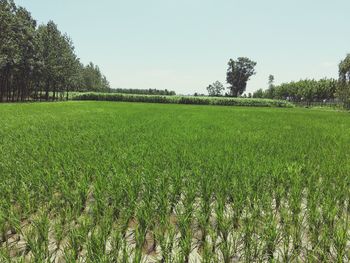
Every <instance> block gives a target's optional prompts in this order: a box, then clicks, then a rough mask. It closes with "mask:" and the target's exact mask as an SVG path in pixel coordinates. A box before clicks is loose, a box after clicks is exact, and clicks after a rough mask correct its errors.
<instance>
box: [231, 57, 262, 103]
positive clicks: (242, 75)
mask: <svg viewBox="0 0 350 263" xmlns="http://www.w3.org/2000/svg"><path fill="white" fill-rule="evenodd" d="M255 66H256V62H254V61H252V60H250V59H249V58H245V57H239V58H238V59H237V60H233V59H230V60H229V62H228V69H227V74H226V81H227V83H228V84H230V87H229V90H230V94H231V96H233V97H238V96H240V95H241V94H243V93H244V91H245V90H246V87H247V82H248V80H249V79H250V77H251V76H253V75H255V74H256V72H255V69H254V68H255Z"/></svg>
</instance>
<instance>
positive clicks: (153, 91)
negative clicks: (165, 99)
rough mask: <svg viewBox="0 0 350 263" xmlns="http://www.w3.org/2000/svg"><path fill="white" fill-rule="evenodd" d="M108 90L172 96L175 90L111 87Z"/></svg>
mask: <svg viewBox="0 0 350 263" xmlns="http://www.w3.org/2000/svg"><path fill="white" fill-rule="evenodd" d="M110 92H113V93H124V94H139V95H164V96H174V95H176V93H175V91H172V90H167V89H165V90H158V89H112V90H110Z"/></svg>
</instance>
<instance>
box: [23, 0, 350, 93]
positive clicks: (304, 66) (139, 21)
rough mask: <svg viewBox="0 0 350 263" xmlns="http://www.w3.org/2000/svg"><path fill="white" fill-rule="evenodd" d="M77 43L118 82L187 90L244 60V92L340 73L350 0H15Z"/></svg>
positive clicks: (347, 43) (349, 45)
mask: <svg viewBox="0 0 350 263" xmlns="http://www.w3.org/2000/svg"><path fill="white" fill-rule="evenodd" d="M16 3H17V4H19V5H21V6H24V7H26V8H27V9H28V10H29V11H30V12H31V13H32V15H33V17H34V18H36V19H37V20H38V22H39V23H46V22H47V21H48V20H53V21H54V22H55V23H57V24H58V26H59V29H60V30H61V31H63V32H67V33H68V35H70V36H71V38H72V39H73V42H74V45H75V47H76V51H77V54H78V56H79V57H80V58H81V61H82V62H84V63H88V62H89V61H93V62H94V63H96V64H98V65H99V66H100V68H101V69H102V71H103V73H104V74H105V75H106V76H107V78H108V79H109V81H110V82H111V87H113V88H140V89H141V88H142V89H144V88H147V89H148V88H157V89H165V88H167V89H170V90H175V91H176V92H177V93H182V94H189V93H193V92H201V93H202V92H203V93H204V92H206V86H208V84H210V83H212V82H214V81H216V80H219V81H221V82H223V83H226V81H225V78H226V69H227V62H228V60H229V59H230V58H234V59H235V58H237V57H240V56H246V57H249V58H251V59H253V60H255V61H256V62H257V63H258V65H257V68H256V70H257V75H256V76H254V77H252V79H251V81H250V82H249V83H248V89H247V91H248V92H251V91H254V90H256V89H258V88H266V86H267V79H268V75H269V74H273V75H274V76H275V79H276V83H277V84H278V83H281V82H286V81H291V80H299V79H300V78H322V77H337V65H338V63H339V61H340V60H341V59H343V58H344V57H345V55H346V54H347V53H350V32H349V30H350V29H349V25H350V14H349V10H350V1H349V0H123V1H120V0H99V1H92V0H59V1H57V0H55V1H54V0H17V1H16Z"/></svg>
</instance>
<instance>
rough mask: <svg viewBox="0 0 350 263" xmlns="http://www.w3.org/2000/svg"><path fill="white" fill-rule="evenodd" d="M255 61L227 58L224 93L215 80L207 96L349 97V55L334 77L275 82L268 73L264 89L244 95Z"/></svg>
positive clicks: (341, 63)
mask: <svg viewBox="0 0 350 263" xmlns="http://www.w3.org/2000/svg"><path fill="white" fill-rule="evenodd" d="M256 64H257V63H256V62H254V61H252V60H250V59H249V58H246V57H239V58H238V59H237V60H233V59H230V60H229V62H228V69H227V72H226V82H227V83H228V84H229V86H228V92H226V93H224V91H225V87H224V85H223V84H222V83H220V82H219V81H216V82H214V83H213V84H210V85H209V86H208V87H207V91H208V94H209V96H215V97H219V96H228V97H253V98H267V99H282V100H290V101H294V102H301V101H307V102H313V101H325V100H339V101H342V102H347V103H348V102H349V100H350V54H348V55H347V56H346V57H345V59H344V60H342V61H341V62H340V64H339V78H338V79H332V78H323V79H320V80H315V79H305V80H299V81H292V82H289V83H282V84H280V85H275V84H274V80H275V78H274V76H273V75H270V76H269V78H268V88H267V89H265V90H263V89H259V90H257V91H255V92H254V93H253V94H251V93H248V94H245V93H244V92H245V90H246V86H247V82H248V80H249V79H250V77H251V76H253V75H255V74H256V72H255V66H256Z"/></svg>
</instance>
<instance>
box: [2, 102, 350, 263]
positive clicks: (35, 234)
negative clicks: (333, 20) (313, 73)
mask: <svg viewBox="0 0 350 263" xmlns="http://www.w3.org/2000/svg"><path fill="white" fill-rule="evenodd" d="M349 118H350V115H349V113H347V112H336V111H322V110H313V109H300V108H255V107H249V108H248V107H217V106H209V105H202V106H201V105H175V104H152V103H147V104H143V103H123V102H88V101H83V102H82V101H71V102H60V103H32V104H30V103H27V104H1V105H0V262H268V261H270V262H276V261H277V262H300V261H304V262H305V261H308V262H346V261H349V260H350V241H349V234H350V226H349V215H350V204H349V202H350V119H349Z"/></svg>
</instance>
